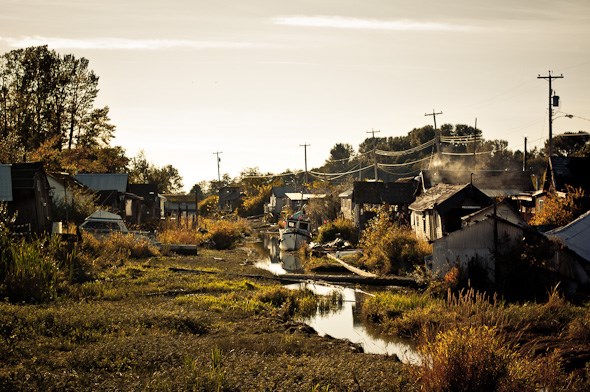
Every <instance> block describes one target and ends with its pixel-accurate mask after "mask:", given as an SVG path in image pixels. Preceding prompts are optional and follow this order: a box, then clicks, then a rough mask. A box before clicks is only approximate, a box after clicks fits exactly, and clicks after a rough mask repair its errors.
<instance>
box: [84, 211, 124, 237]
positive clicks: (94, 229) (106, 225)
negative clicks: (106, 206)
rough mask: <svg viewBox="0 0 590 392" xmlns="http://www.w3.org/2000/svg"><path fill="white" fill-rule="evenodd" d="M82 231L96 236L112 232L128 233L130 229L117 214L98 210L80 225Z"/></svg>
mask: <svg viewBox="0 0 590 392" xmlns="http://www.w3.org/2000/svg"><path fill="white" fill-rule="evenodd" d="M78 229H79V230H80V231H83V232H87V233H91V234H93V235H94V236H95V237H104V236H106V235H109V234H112V233H123V234H128V233H129V230H128V229H127V226H126V225H125V222H124V221H123V218H121V217H120V216H119V215H117V214H113V213H111V212H108V211H104V210H98V211H95V212H94V213H92V214H91V215H90V216H88V217H87V218H86V219H85V220H84V222H83V223H82V224H81V225H80V226H79V227H78Z"/></svg>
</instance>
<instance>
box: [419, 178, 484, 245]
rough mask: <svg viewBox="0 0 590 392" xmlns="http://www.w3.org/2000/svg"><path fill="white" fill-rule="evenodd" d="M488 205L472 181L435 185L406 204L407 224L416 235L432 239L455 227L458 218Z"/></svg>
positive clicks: (459, 219)
mask: <svg viewBox="0 0 590 392" xmlns="http://www.w3.org/2000/svg"><path fill="white" fill-rule="evenodd" d="M491 204H492V199H491V198H489V197H488V196H487V195H486V194H484V193H483V192H482V191H480V190H479V189H478V188H476V187H475V186H474V185H473V184H465V185H448V184H438V185H435V186H434V187H432V188H430V189H428V190H426V192H424V193H423V194H422V195H420V196H418V197H417V198H416V201H414V202H413V203H412V204H410V206H409V209H410V211H411V215H410V224H411V226H412V229H413V230H414V232H415V233H416V236H417V237H418V238H421V239H425V240H428V241H433V240H436V239H438V238H441V237H443V236H445V235H447V234H449V233H451V232H453V231H455V230H459V229H460V228H461V218H462V217H464V216H466V215H469V214H471V213H473V212H475V211H478V210H480V209H482V208H483V207H486V206H489V205H491Z"/></svg>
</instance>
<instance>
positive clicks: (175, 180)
mask: <svg viewBox="0 0 590 392" xmlns="http://www.w3.org/2000/svg"><path fill="white" fill-rule="evenodd" d="M129 181H130V182H131V183H133V184H156V186H157V187H158V192H159V193H173V192H178V191H179V190H180V189H181V188H182V187H183V184H182V177H181V176H180V173H179V172H178V169H176V168H175V167H174V166H172V165H166V166H163V167H157V166H155V165H154V164H153V163H151V162H149V161H148V160H147V158H146V156H145V153H144V152H143V151H140V152H139V154H138V155H137V156H136V157H134V158H132V159H131V162H130V165H129Z"/></svg>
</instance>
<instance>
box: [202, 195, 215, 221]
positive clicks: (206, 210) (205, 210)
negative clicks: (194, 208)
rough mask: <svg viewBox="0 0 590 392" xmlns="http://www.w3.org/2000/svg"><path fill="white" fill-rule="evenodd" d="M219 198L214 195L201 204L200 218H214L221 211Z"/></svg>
mask: <svg viewBox="0 0 590 392" xmlns="http://www.w3.org/2000/svg"><path fill="white" fill-rule="evenodd" d="M218 207H219V196H217V195H212V196H208V197H206V198H204V199H203V200H201V201H200V202H199V216H213V215H214V214H215V212H217V210H218V209H219V208H218Z"/></svg>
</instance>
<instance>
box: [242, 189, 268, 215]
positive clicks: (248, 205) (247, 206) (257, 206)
mask: <svg viewBox="0 0 590 392" xmlns="http://www.w3.org/2000/svg"><path fill="white" fill-rule="evenodd" d="M271 191H272V185H262V186H259V187H256V188H255V193H254V194H253V195H247V196H246V197H245V198H244V200H243V201H242V205H241V206H240V207H239V208H238V214H239V215H240V216H243V217H246V216H252V215H260V214H263V213H264V204H265V203H266V202H267V200H268V199H269V198H270V194H271Z"/></svg>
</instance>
